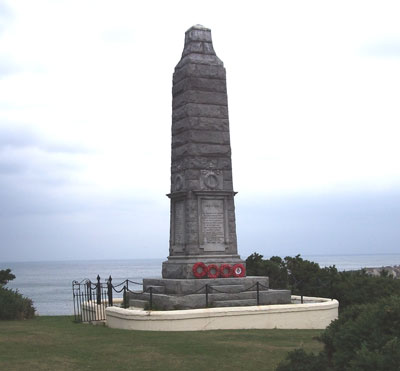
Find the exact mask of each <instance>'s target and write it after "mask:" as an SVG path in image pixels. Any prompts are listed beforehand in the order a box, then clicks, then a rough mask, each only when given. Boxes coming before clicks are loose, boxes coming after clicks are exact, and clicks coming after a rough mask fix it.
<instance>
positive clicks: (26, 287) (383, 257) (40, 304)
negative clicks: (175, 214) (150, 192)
mask: <svg viewBox="0 0 400 371" xmlns="http://www.w3.org/2000/svg"><path fill="white" fill-rule="evenodd" d="M301 257H302V258H303V259H307V260H311V261H314V262H316V263H318V264H319V265H320V266H321V267H325V266H333V265H334V266H336V268H337V269H338V270H340V271H344V270H356V269H361V268H370V267H385V266H394V265H400V254H358V255H356V254H349V255H343V254H342V255H333V254H332V255H301ZM265 258H268V257H267V256H265ZM164 260H166V259H165V258H164V259H161V258H154V259H112V260H65V261H34V262H1V263H0V269H7V268H10V269H11V271H12V273H13V274H15V276H16V279H15V280H13V281H11V282H9V283H8V285H7V287H9V288H12V289H16V290H18V292H20V293H21V294H22V295H24V296H26V297H29V298H31V299H32V300H33V303H34V306H35V308H36V310H37V313H38V314H39V315H73V313H74V311H73V302H72V281H74V280H76V281H82V280H84V279H90V280H91V281H94V282H95V281H96V277H97V275H100V278H101V281H102V282H104V281H105V280H106V279H107V278H108V277H109V276H110V275H111V277H112V279H113V283H114V284H118V283H120V282H122V281H124V280H126V279H129V280H131V281H135V282H141V281H142V280H143V278H150V277H161V263H162V262H163V261H164ZM138 288H139V287H138Z"/></svg>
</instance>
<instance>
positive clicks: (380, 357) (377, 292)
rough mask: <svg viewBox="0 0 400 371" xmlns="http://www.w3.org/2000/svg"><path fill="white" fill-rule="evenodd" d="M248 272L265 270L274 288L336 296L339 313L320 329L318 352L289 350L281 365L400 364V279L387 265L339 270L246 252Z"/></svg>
mask: <svg viewBox="0 0 400 371" xmlns="http://www.w3.org/2000/svg"><path fill="white" fill-rule="evenodd" d="M246 262H247V274H248V275H267V276H269V277H270V286H271V288H288V289H291V290H292V293H293V294H295V295H307V296H320V297H326V298H334V299H337V300H338V301H339V303H340V309H341V310H340V317H339V319H338V320H336V321H334V322H332V324H331V325H330V326H329V327H328V328H327V329H326V330H325V331H324V332H323V333H322V335H320V337H319V340H320V341H321V342H322V344H323V346H324V348H323V350H322V351H320V352H319V353H318V354H313V353H307V352H306V351H305V350H304V349H296V350H294V351H291V352H289V354H288V356H287V358H286V360H285V361H284V362H282V363H281V364H280V365H279V366H278V368H277V371H302V370H304V371H306V370H307V371H317V370H318V371H324V370H326V371H333V370H334V371H336V370H337V371H339V370H340V371H342V370H359V371H364V370H366V371H368V370H371V371H372V370H374V371H375V370H378V371H380V370H382V371H383V370H400V296H399V295H400V280H398V279H394V278H392V277H391V276H389V275H388V274H387V272H385V271H383V272H382V274H381V275H380V276H378V277H376V276H371V275H368V274H367V273H366V271H364V270H360V271H350V272H339V271H338V270H337V269H336V268H335V267H334V266H333V267H326V268H321V267H320V266H319V265H318V264H317V263H314V262H311V261H307V260H304V259H302V258H301V257H300V255H297V256H295V257H285V258H284V259H282V258H280V257H272V258H271V259H263V256H262V255H259V254H257V253H254V254H252V255H250V256H249V257H248V258H247V261H246Z"/></svg>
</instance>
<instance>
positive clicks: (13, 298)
mask: <svg viewBox="0 0 400 371" xmlns="http://www.w3.org/2000/svg"><path fill="white" fill-rule="evenodd" d="M14 278H15V276H14V275H13V274H12V273H11V269H6V270H0V320H2V319H3V320H5V319H28V318H33V317H34V316H35V308H34V307H33V303H32V300H31V299H29V298H26V297H24V296H22V295H21V294H20V293H19V292H18V291H14V290H11V289H8V288H6V287H4V285H6V284H7V283H8V282H9V281H11V280H13V279H14Z"/></svg>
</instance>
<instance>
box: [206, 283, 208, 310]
mask: <svg viewBox="0 0 400 371" xmlns="http://www.w3.org/2000/svg"><path fill="white" fill-rule="evenodd" d="M206 308H208V284H206Z"/></svg>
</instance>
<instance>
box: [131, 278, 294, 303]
mask: <svg viewBox="0 0 400 371" xmlns="http://www.w3.org/2000/svg"><path fill="white" fill-rule="evenodd" d="M268 281H269V280H268V277H238V278H215V279H165V278H147V279H144V280H143V291H144V292H143V293H135V294H130V295H129V304H130V306H132V307H143V308H145V307H148V305H149V300H150V288H151V291H152V303H153V308H154V309H159V310H173V309H175V310H177V309H190V308H205V307H206V301H207V300H208V305H209V306H210V307H236V306H251V305H257V282H258V289H259V290H258V303H259V305H268V304H287V303H290V291H289V290H270V289H268ZM206 285H207V289H206ZM206 290H207V293H208V296H207V299H206Z"/></svg>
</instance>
